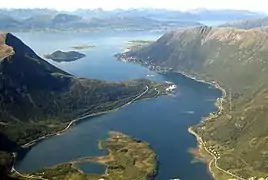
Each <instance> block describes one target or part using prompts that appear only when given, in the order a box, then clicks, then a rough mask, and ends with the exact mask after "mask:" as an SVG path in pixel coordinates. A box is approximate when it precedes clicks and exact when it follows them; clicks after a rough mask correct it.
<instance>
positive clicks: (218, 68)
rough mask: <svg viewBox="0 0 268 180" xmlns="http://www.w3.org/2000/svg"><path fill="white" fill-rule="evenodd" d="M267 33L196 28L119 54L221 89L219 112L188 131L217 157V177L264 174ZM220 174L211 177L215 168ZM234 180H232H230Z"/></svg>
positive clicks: (267, 159)
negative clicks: (209, 82) (223, 93)
mask: <svg viewBox="0 0 268 180" xmlns="http://www.w3.org/2000/svg"><path fill="white" fill-rule="evenodd" d="M267 55H268V34H267V33H266V32H264V31H262V30H259V29H252V30H239V29H231V28H215V29H212V28H210V27H199V28H193V29H187V30H182V31H176V32H171V33H167V34H166V35H164V36H163V37H161V38H160V39H159V40H158V41H156V42H155V43H153V44H151V45H149V46H148V47H145V48H143V49H141V50H138V51H130V52H127V53H124V54H123V55H122V56H123V57H125V58H127V59H128V60H129V61H136V59H139V61H141V62H143V64H147V66H161V67H167V68H171V69H172V70H173V71H176V72H183V73H186V74H188V75H191V76H195V77H198V78H201V79H204V80H207V81H211V82H212V83H214V84H215V85H216V84H219V85H221V86H222V87H223V88H224V89H225V90H226V93H227V95H226V96H224V100H223V101H222V103H220V105H219V107H220V108H221V109H222V111H221V112H220V113H219V112H218V113H216V114H214V115H213V117H212V116H211V117H210V118H209V120H207V121H204V122H202V123H201V124H199V125H197V126H195V127H194V128H193V130H194V131H195V132H197V134H198V135H199V136H200V137H201V138H202V140H203V143H202V146H203V147H206V148H207V149H208V151H209V152H210V153H212V154H214V156H215V157H216V158H217V160H216V162H215V161H214V162H213V164H212V165H214V166H213V167H212V170H213V172H215V175H217V177H216V179H221V178H222V177H218V175H220V174H225V175H226V172H227V173H231V174H233V175H236V176H239V177H241V178H244V179H248V178H250V177H258V178H261V177H267V176H268V151H267V148H268V146H267V145H268V124H267V122H268V121H267V119H268V114H267V111H268V101H267V97H268V83H267V78H268V59H267V57H268V56H267ZM215 163H216V164H217V167H220V168H221V169H222V170H224V171H222V170H220V171H221V173H216V171H215V169H217V170H218V171H219V168H217V167H216V165H215ZM233 178H234V176H233Z"/></svg>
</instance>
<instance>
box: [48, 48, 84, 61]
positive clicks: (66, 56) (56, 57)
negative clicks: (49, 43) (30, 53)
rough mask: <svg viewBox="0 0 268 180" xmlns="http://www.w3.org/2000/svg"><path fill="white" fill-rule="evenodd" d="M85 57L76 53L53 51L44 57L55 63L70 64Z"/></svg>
mask: <svg viewBox="0 0 268 180" xmlns="http://www.w3.org/2000/svg"><path fill="white" fill-rule="evenodd" d="M85 56H86V55H85V54H82V53H80V52H76V51H68V52H63V51H60V50H58V51H55V52H54V53H52V54H47V55H44V57H45V58H47V59H51V60H53V61H56V62H72V61H76V60H78V59H81V58H83V57H85Z"/></svg>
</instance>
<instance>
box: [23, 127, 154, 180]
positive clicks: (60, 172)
mask: <svg viewBox="0 0 268 180" xmlns="http://www.w3.org/2000/svg"><path fill="white" fill-rule="evenodd" d="M109 135H110V137H109V138H108V139H106V140H103V141H100V142H99V148H101V149H105V150H108V152H109V154H108V155H106V156H100V157H86V158H79V159H76V160H74V161H72V162H68V163H64V164H60V165H58V166H55V167H52V168H45V169H42V170H40V171H38V172H36V173H33V174H29V175H28V176H32V177H40V178H42V179H50V180H54V179H55V180H56V179H81V180H91V179H92V180H93V179H94V180H95V179H107V180H108V179H109V180H134V179H137V180H150V179H152V178H153V177H154V176H155V175H156V173H157V155H156V154H155V152H154V151H153V150H152V149H151V147H150V146H149V144H147V143H146V142H143V141H141V140H138V139H136V138H133V137H130V136H127V135H125V134H122V133H120V132H115V131H110V132H109ZM82 162H93V163H99V164H103V165H104V166H106V172H104V173H103V174H85V173H84V172H82V171H80V170H78V169H77V168H76V166H75V164H76V163H82Z"/></svg>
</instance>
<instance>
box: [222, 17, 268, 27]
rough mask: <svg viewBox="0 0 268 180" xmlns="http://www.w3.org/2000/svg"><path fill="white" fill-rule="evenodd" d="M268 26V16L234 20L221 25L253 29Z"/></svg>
mask: <svg viewBox="0 0 268 180" xmlns="http://www.w3.org/2000/svg"><path fill="white" fill-rule="evenodd" d="M265 26H268V17H265V18H257V19H248V20H241V21H234V22H230V23H226V24H223V25H221V27H234V28H240V29H252V28H261V27H265Z"/></svg>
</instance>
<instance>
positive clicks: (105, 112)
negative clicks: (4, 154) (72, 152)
mask: <svg viewBox="0 0 268 180" xmlns="http://www.w3.org/2000/svg"><path fill="white" fill-rule="evenodd" d="M148 91H149V86H147V85H146V90H145V91H143V92H142V93H140V94H139V95H136V97H134V98H133V99H132V100H130V101H129V102H127V103H125V104H123V105H121V106H120V107H118V108H115V109H111V110H107V111H102V112H97V113H93V114H88V115H85V116H82V117H79V118H77V119H74V120H72V121H71V122H69V123H68V125H67V126H66V127H65V128H64V129H62V130H60V131H57V132H55V133H51V134H47V135H45V136H41V137H39V138H36V139H34V140H32V141H30V142H28V143H26V144H24V145H22V146H21V147H22V148H30V147H32V146H34V145H36V144H37V143H39V142H41V141H43V140H45V139H48V138H50V137H52V136H55V135H61V134H63V133H65V132H66V131H68V130H69V129H70V127H72V126H73V125H74V124H75V123H76V122H79V121H80V120H84V119H85V118H89V117H95V116H99V115H103V114H107V113H111V112H114V111H117V110H120V109H121V108H124V107H126V106H128V105H130V104H132V103H135V101H136V100H137V99H139V98H140V97H142V96H143V95H144V94H146V93H147V92H148ZM153 98H155V96H154V97H153ZM141 100H142V99H141ZM16 157H17V152H13V165H12V167H11V170H10V172H11V173H12V172H14V173H15V174H16V175H18V176H20V177H23V178H25V177H28V178H31V179H41V180H44V179H43V178H41V177H33V176H27V175H24V174H23V173H21V172H19V171H17V170H16V168H15V164H16Z"/></svg>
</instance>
